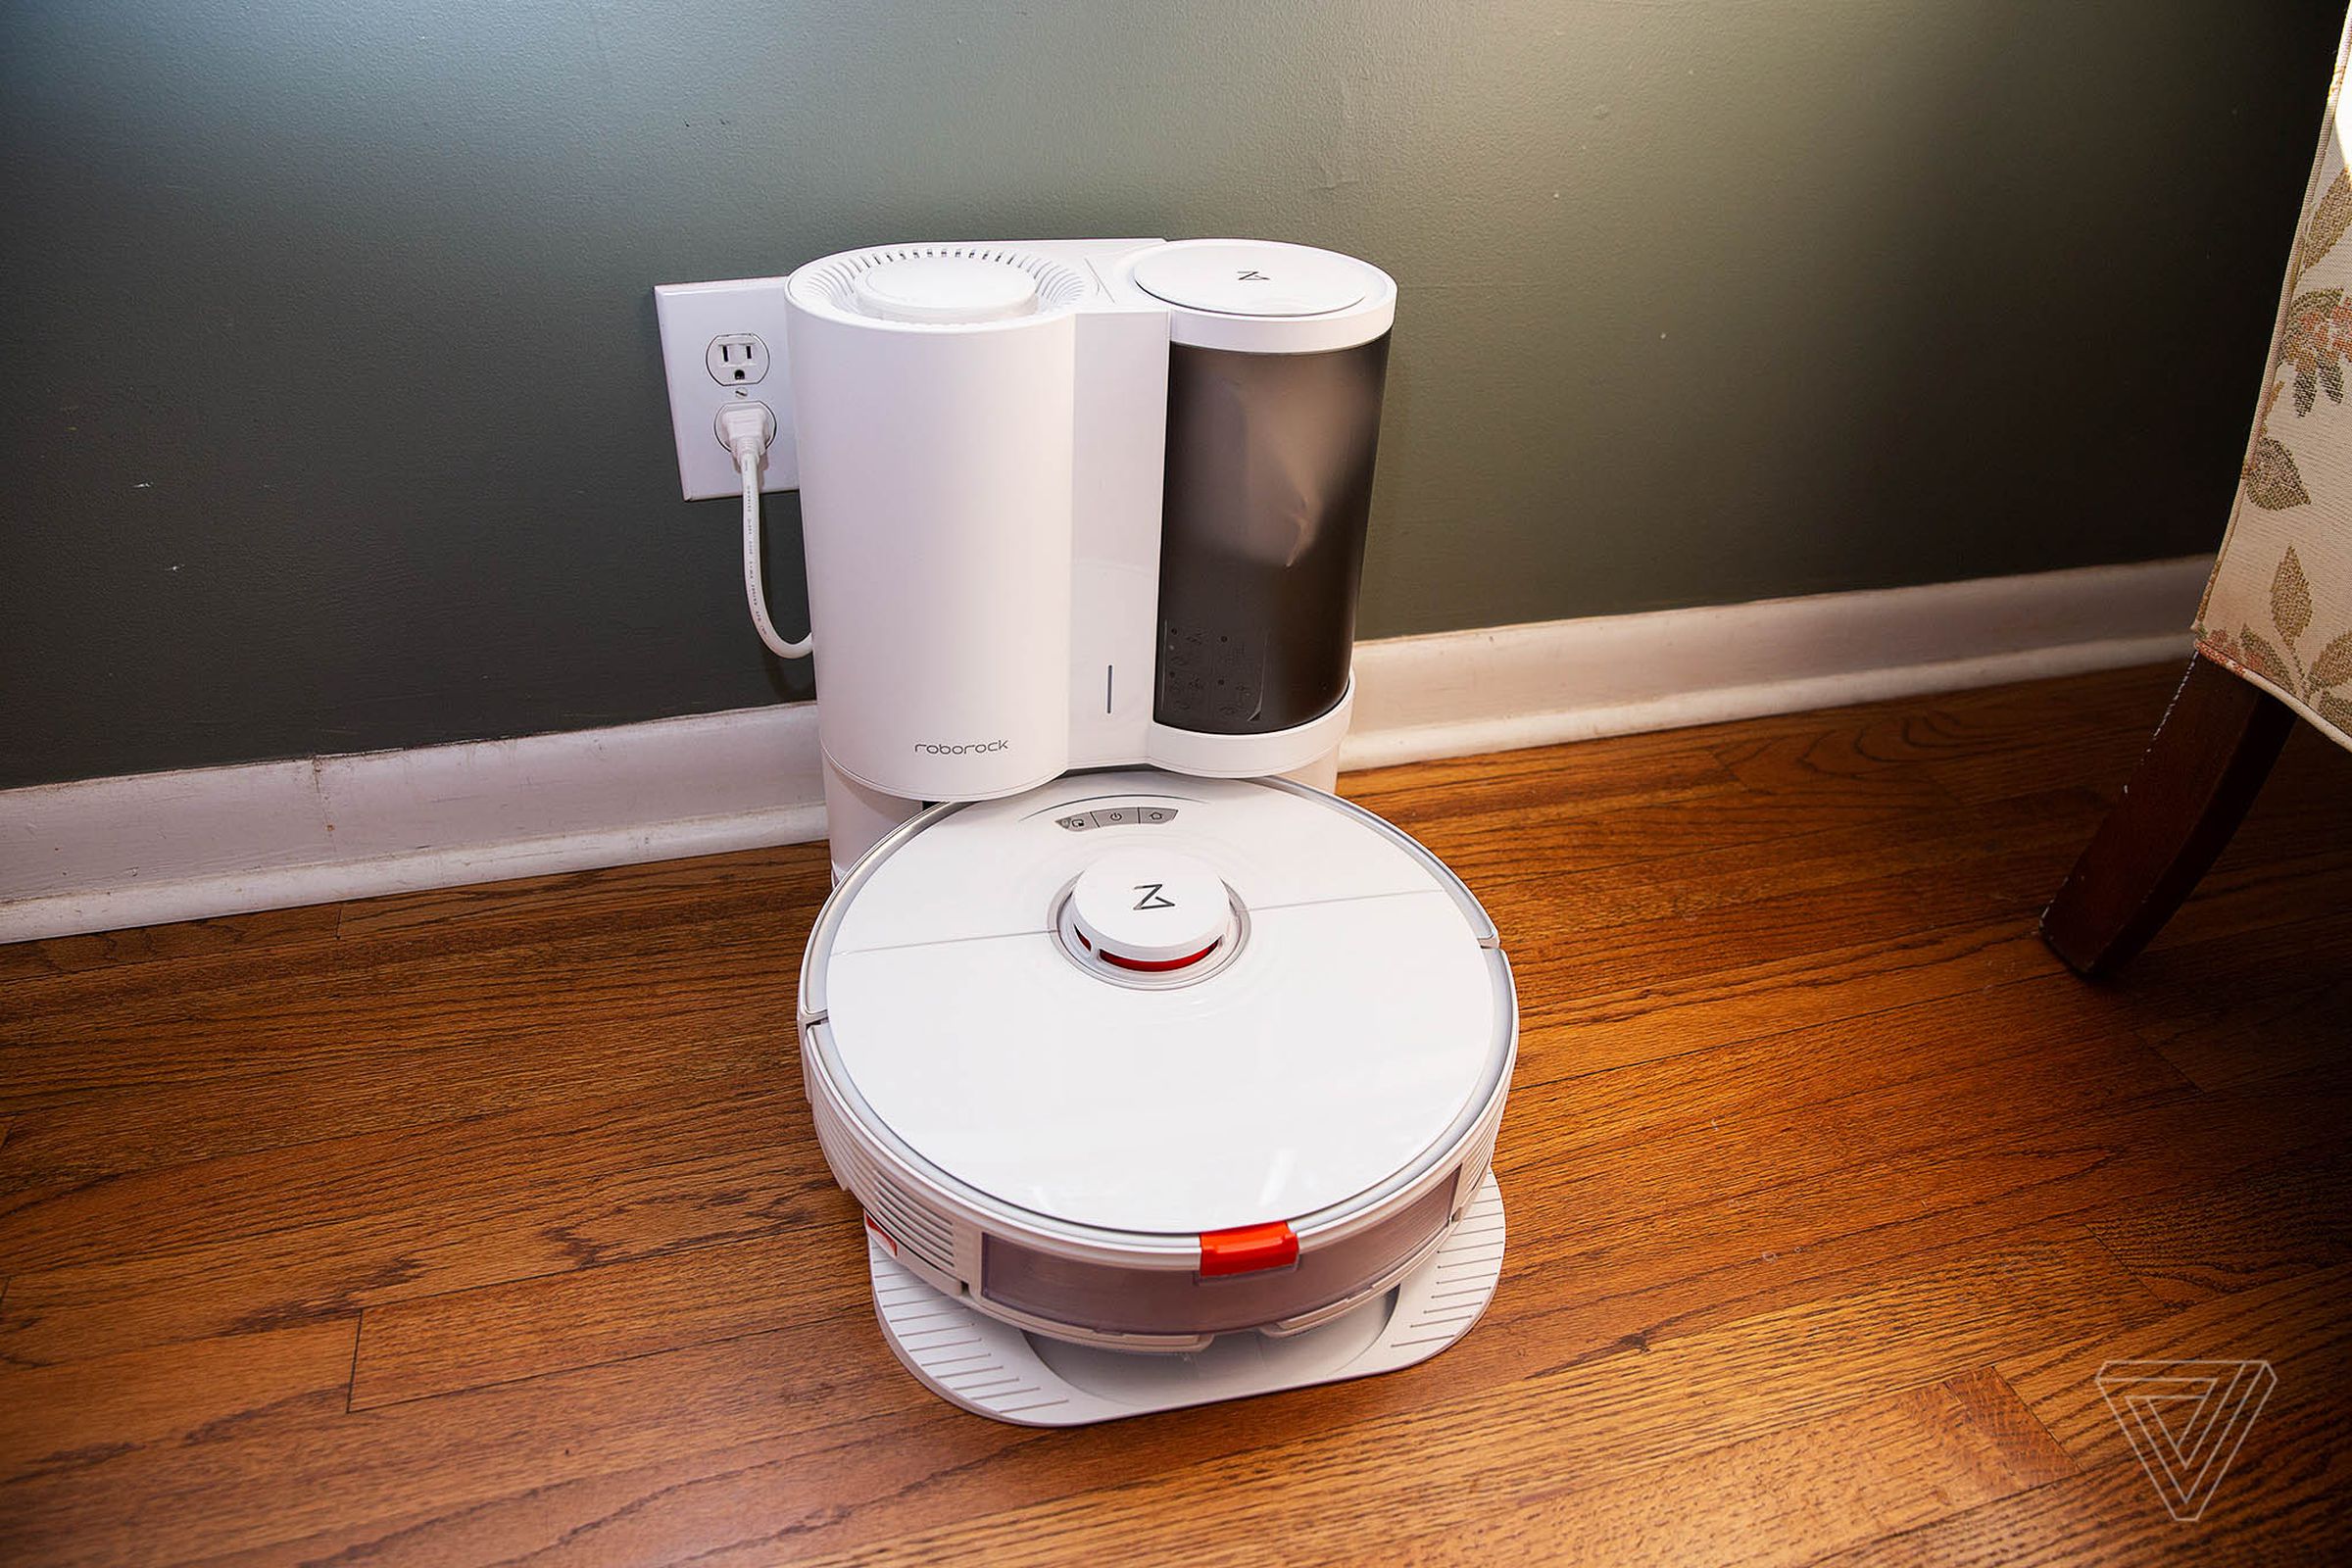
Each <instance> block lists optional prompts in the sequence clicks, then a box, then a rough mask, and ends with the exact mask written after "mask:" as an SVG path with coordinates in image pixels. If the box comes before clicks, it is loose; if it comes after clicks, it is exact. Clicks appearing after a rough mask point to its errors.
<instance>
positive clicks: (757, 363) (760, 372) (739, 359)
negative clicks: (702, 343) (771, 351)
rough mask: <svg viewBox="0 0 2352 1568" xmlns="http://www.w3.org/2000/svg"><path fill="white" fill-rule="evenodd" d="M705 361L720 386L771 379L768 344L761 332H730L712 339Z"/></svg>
mask: <svg viewBox="0 0 2352 1568" xmlns="http://www.w3.org/2000/svg"><path fill="white" fill-rule="evenodd" d="M703 364H704V365H706V366H708V367H709V368H710V370H711V380H713V381H716V382H717V383H718V384H719V385H720V386H758V385H759V384H760V382H762V381H764V380H766V379H767V344H766V343H764V342H763V341H761V339H760V334H759V333H757V332H729V333H728V334H727V335H726V336H724V337H714V338H712V339H711V347H710V348H709V349H707V350H706V351H704V354H703Z"/></svg>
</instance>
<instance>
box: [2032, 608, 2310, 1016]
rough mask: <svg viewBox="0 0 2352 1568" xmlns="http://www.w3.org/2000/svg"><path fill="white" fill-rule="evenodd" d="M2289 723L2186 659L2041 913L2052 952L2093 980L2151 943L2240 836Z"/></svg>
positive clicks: (2232, 681) (2271, 705) (2284, 710)
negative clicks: (2119, 784) (2126, 775)
mask: <svg viewBox="0 0 2352 1568" xmlns="http://www.w3.org/2000/svg"><path fill="white" fill-rule="evenodd" d="M2294 726H2295V713H2294V710H2293V709H2291V708H2288V707H2287V706H2286V705H2285V704H2284V703H2282V702H2280V701H2278V699H2277V698H2276V697H2273V696H2272V695H2271V694H2270V693H2268V692H2266V691H2264V690H2262V689H2261V688H2260V687H2258V686H2256V685H2254V684H2253V683H2252V682H2251V681H2245V680H2240V679H2239V678H2238V677H2237V676H2235V675H2233V674H2231V673H2230V672H2229V670H2228V669H2225V668H2224V667H2223V666H2221V665H2220V664H2217V663H2215V662H2213V661H2211V660H2209V659H2207V658H2205V657H2204V656H2203V655H2202V654H2200V655H2198V656H2196V657H2195V658H2193V659H2191V660H2190V661H2189V662H2188V674H2187V676H2186V678H2184V679H2183V680H2182V681H2181V682H2180V691H2179V692H2177V693H2175V694H2174V697H2173V706H2172V707H2171V708H2170V709H2169V710H2167V711H2166V712H2165V715H2164V722H2163V723H2162V724H2160V725H2158V726H2157V730H2156V735H2155V738H2154V739H2153V740H2151V741H2149V742H2148V750H2147V755H2146V756H2144V757H2142V758H2141V759H2140V761H2139V770H2138V771H2137V772H2135V773H2133V774H2132V775H2131V783H2130V784H2128V785H2126V786H2125V787H2124V798H2123V800H2122V801H2120V802H2118V803H2117V805H2116V808H2115V809H2114V810H2112V811H2109V812H2108V813H2107V819H2106V820H2105V821H2103V822H2101V823H2100V824H2099V830H2098V832H2097V833H2095V834H2093V835H2092V837H2091V841H2090V847H2089V848H2088V849H2086V850H2084V851H2083V852H2082V859H2080V860H2078V861H2076V862H2075V868H2074V870H2073V871H2072V872H2071V873H2070V874H2069V875H2068V876H2067V879H2066V883H2065V885H2064V886H2063V887H2061V888H2059V890H2058V896H2057V897H2056V898H2055V899H2053V900H2051V901H2050V907H2048V908H2047V909H2045V910H2043V911H2042V915H2041V937H2042V940H2043V941H2044V942H2047V943H2048V944H2049V945H2050V948H2051V951H2053V952H2055V953H2056V954H2057V955H2058V956H2059V957H2061V958H2064V959H2065V960H2066V961H2067V963H2068V965H2069V966H2071V967H2072V968H2074V969H2075V970H2077V971H2078V972H2080V973H2082V974H2085V975H2100V974H2105V973H2107V972H2108V971H2110V970H2112V969H2114V968H2115V967H2116V966H2117V965H2119V964H2121V963H2124V962H2125V961H2126V960H2128V959H2130V958H2131V956H2132V955H2133V954H2136V953H2137V952H2139V950H2140V949H2141V948H2143V947H2145V946H2147V944H2148V939H2149V938H2151V937H2153V936H2155V934H2156V933H2157V932H2158V931H2161V930H2162V929H2164V922H2165V921H2167V920H2169V919H2171V918H2172V917H2173V911H2174V910H2175V909H2178V908H2179V907H2180V906H2181V904H2182V903H2183V902H2184V901H2185V900H2186V899H2187V898H2188V896H2189V894H2190V893H2191V892H2193V891H2194V890H2195V888H2196V885H2197V880H2198V879H2199V878H2200V877H2202V876H2204V874H2205V872H2206V871H2207V869H2208V868H2210V867H2211V866H2212V864H2213V862H2214V860H2215V859H2216V858H2218V857H2219V856H2220V855H2221V853H2222V850H2223V848H2224V847H2225V846H2227V845H2228V844H2229V835H2230V834H2232V833H2234V832H2236V831H2237V824H2238V823H2239V822H2240V821H2241V820H2243V818H2244V817H2245V814H2246V809H2247V808H2248V807H2250V806H2252V805H2253V804H2254V797H2255V796H2256V795H2257V794H2259V793H2260V792H2261V789H2262V781H2263V779H2264V778H2265V777H2267V776H2268V775H2269V773H2270V771H2271V763H2272V762H2273V761H2275V760H2278V748H2279V747H2281V746H2283V745H2285V744H2286V737H2287V732H2288V731H2290V730H2292V729H2293V728H2294Z"/></svg>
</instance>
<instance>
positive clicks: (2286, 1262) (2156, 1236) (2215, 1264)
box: [2085, 1142, 2352, 1301]
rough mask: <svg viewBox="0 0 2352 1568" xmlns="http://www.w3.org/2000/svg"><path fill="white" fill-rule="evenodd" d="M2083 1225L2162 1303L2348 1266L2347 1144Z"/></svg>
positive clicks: (2351, 1224)
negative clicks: (2163, 1300) (2340, 1265)
mask: <svg viewBox="0 0 2352 1568" xmlns="http://www.w3.org/2000/svg"><path fill="white" fill-rule="evenodd" d="M2085 1225H2086V1227H2087V1229H2088V1230H2089V1232H2090V1234H2091V1235H2092V1236H2094V1237H2096V1238H2097V1239H2098V1240H2099V1242H2100V1243H2101V1244H2102V1245H2104V1246H2105V1247H2106V1249H2107V1250H2109V1251H2110V1252H2113V1253H2114V1254H2115V1257H2116V1260H2117V1261H2118V1262H2120V1263H2122V1264H2123V1265H2124V1266H2125V1267H2126V1268H2128V1269H2130V1270H2131V1272H2132V1274H2133V1275H2134V1276H2135V1277H2136V1278H2137V1279H2138V1280H2139V1281H2140V1283H2141V1284H2143V1285H2145V1286H2146V1287H2147V1288H2148V1289H2149V1290H2150V1291H2153V1292H2154V1293H2156V1294H2157V1295H2159V1296H2162V1297H2163V1298H2165V1299H2167V1300H2176V1301H2204V1300H2210V1299H2213V1298H2214V1297H2216V1296H2227V1295H2229V1294H2231V1293H2233V1292H2237V1291H2243V1290H2251V1289H2254V1288H2256V1287H2258V1286H2262V1285H2268V1284H2272V1283H2274V1282H2276V1281H2278V1280H2282V1279H2288V1278H2292V1277H2293V1276H2295V1275H2298V1274H2306V1273H2310V1272H2313V1271H2314V1270H2318V1269H2323V1268H2328V1267H2332V1266H2334V1265H2336V1264H2339V1263H2344V1262H2352V1143H2346V1142H2338V1143H2336V1144H2334V1145H2333V1146H2332V1147H2329V1146H2326V1145H2322V1146H2319V1147H2316V1148H2313V1149H2311V1150H2307V1151H2302V1152H2298V1153H2297V1154H2296V1155H2295V1156H2294V1157H2293V1158H2290V1159H2285V1160H2275V1161H2272V1162H2270V1163H2268V1164H2266V1165H2264V1166H2262V1167H2260V1168H2257V1169H2254V1170H2249V1171H2246V1172H2243V1173H2241V1174H2239V1175H2237V1176H2235V1177H2234V1178H2232V1179H2230V1180H2228V1181H2224V1182H2219V1183H2215V1184H2212V1185H2203V1184H2200V1185H2198V1186H2196V1187H2193V1188H2191V1189H2189V1190H2188V1191H2185V1192H2181V1193H2178V1194H2174V1195H2172V1196H2170V1197H2158V1196H2157V1195H2154V1194H2145V1193H2143V1194H2139V1195H2136V1196H2134V1197H2132V1198H2131V1199H2129V1200H2124V1201H2118V1202H2116V1203H2114V1204H2111V1205H2108V1206H2107V1207H2105V1208H2104V1209H2101V1210H2099V1211H2097V1212H2095V1213H2093V1214H2091V1215H2090V1216H2088V1217H2087V1219H2086V1220H2085Z"/></svg>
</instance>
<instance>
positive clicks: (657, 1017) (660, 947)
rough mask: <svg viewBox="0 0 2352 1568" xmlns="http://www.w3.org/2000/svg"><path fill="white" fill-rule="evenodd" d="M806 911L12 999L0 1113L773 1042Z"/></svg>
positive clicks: (2, 1055)
mask: <svg viewBox="0 0 2352 1568" xmlns="http://www.w3.org/2000/svg"><path fill="white" fill-rule="evenodd" d="M812 914H813V911H812V910H810V909H808V908H799V909H792V910H781V909H780V910H776V911H772V912H771V911H763V912H760V913H759V914H755V915H750V916H744V917H739V918H736V919H731V920H720V921H712V922H708V923H700V924H690V925H679V926H662V925H657V926H654V927H652V928H650V929H649V930H648V931H646V932H615V933H611V934H607V935H602V936H596V937H583V938H579V939H576V940H572V941H568V942H564V943H560V944H556V945H552V946H544V947H543V946H538V945H523V946H515V947H500V948H495V949H491V950H488V951H485V952H479V953H470V954H466V955H462V956H455V957H448V956H422V957H411V958H404V959H400V960H396V961H392V962H386V963H381V964H360V963H349V964H345V965H344V966H342V967H341V968H339V969H338V970H336V971H335V972H332V973H303V972H296V973H291V974H272V973H268V972H261V973H253V974H240V975H238V976H237V977H236V978H235V979H234V980H233V981H230V982H227V983H223V984H220V985H217V986H208V987H201V988H198V989H195V990H192V991H189V992H185V993H179V994H169V993H167V994H156V993H152V992H145V993H125V994H122V995H118V996H112V997H88V996H69V997H65V998H63V999H56V998H53V999H51V1000H49V1001H45V1002H43V1001H39V1000H37V999H30V998H27V999H26V1005H27V1011H26V1012H25V1013H24V1014H22V1015H21V1016H20V1017H19V1019H18V1020H17V1021H16V1022H14V1023H13V1024H11V1025H0V1109H7V1110H29V1109H34V1108H38V1107H42V1106H47V1105H55V1104H62V1103H72V1102H73V1101H76V1100H81V1099H87V1098H90V1097H91V1096H93V1095H96V1094H101V1093H105V1092H109V1091H114V1092H121V1091H130V1090H137V1091H153V1090H157V1089H162V1088H166V1087H169V1086H172V1085H183V1084H195V1083H207V1082H215V1081H220V1080H223V1079H236V1078H251V1077H261V1076H265V1075H268V1074H270V1073H284V1072H294V1071H307V1072H314V1073H322V1074H334V1073H342V1072H350V1071H355V1070H366V1069H368V1068H369V1067H371V1066H374V1065H376V1064H378V1063H380V1062H382V1061H385V1060H387V1059H390V1058H393V1057H395V1056H397V1054H400V1053H403V1052H410V1051H420V1050H431V1049H434V1048H436V1047H460V1046H471V1047H473V1048H475V1049H478V1050H482V1051H485V1052H488V1051H498V1052H502V1053H506V1054H520V1053H524V1052H532V1051H543V1052H553V1053H558V1054H560V1053H561V1051H562V1049H563V1046H564V1042H565V1041H567V1040H569V1039H571V1038H574V1037H576V1036H577V1035H579V1034H580V1033H582V1032H586V1031H595V1030H603V1031H634V1033H635V1035H636V1037H637V1038H639V1039H640V1040H642V1041H643V1042H644V1044H645V1045H646V1047H647V1048H648V1049H654V1048H656V1047H657V1046H658V1045H659V1044H660V1043H661V1042H662V1040H663V1039H664V1038H665V1032H668V1031H695V1030H704V1029H708V1030H712V1031H731V1032H733V1033H736V1034H739V1035H740V1034H748V1033H752V1032H755V1031H757V1030H760V1029H763V1028H764V1029H771V1030H772V1029H776V1028H778V1027H782V1028H784V1029H786V1030H787V1031H788V1030H789V1027H790V1026H789V1021H788V1020H790V1018H791V1017H792V1011H793V1008H792V1004H793V998H794V995H795V993H796V989H797V986H796V982H797V968H798V965H797V962H796V961H795V960H794V955H797V954H798V952H799V949H800V943H801V941H802V940H803V939H804V938H805V937H806V935H807V928H808V925H809V919H810V917H811V915H812ZM148 967H150V966H147V965H141V966H139V970H138V971H134V972H143V971H144V970H145V969H146V968H148ZM80 978H81V977H78V976H76V977H70V979H73V980H78V979H80ZM41 984H45V983H43V982H32V983H30V985H29V986H28V987H27V989H30V986H37V985H41Z"/></svg>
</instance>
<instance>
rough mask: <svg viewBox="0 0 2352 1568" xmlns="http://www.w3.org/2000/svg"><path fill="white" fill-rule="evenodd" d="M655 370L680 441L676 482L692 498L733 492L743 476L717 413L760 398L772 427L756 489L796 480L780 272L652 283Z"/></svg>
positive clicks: (792, 484)
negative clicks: (658, 360)
mask: <svg viewBox="0 0 2352 1568" xmlns="http://www.w3.org/2000/svg"><path fill="white" fill-rule="evenodd" d="M654 316H655V318H656V319H657V320H658V321H659V322H660V323H661V327H662V373H663V375H664V376H665V377H666V378H667V380H668V383H669V426H670V436H671V439H672V440H674V441H675V442H676V443H677V449H678V487H679V489H680V490H681V491H683V492H684V494H685V497H686V499H687V500H689V501H699V500H702V499H704V498H706V497H710V496H731V495H736V494H738V493H739V492H740V491H741V490H742V487H743V481H742V480H740V479H739V478H737V477H736V475H735V460H734V457H733V456H732V455H731V454H730V453H729V452H728V451H727V449H726V445H725V443H724V442H722V441H720V440H719V438H718V416H719V411H720V410H722V409H724V408H726V407H727V406H728V405H729V404H733V403H749V402H759V403H764V404H765V405H767V407H768V409H769V410H770V412H771V413H772V414H773V416H774V420H775V429H774V431H773V435H772V439H771V440H770V441H769V444H768V448H767V465H766V468H765V471H764V472H763V474H762V475H761V483H760V488H761V489H763V490H795V489H798V488H800V482H801V478H800V462H799V453H798V451H797V449H796V448H795V447H794V445H793V439H792V373H791V371H792V368H791V366H790V364H789V363H788V361H787V356H786V355H785V353H784V279H782V278H780V277H742V278H732V279H728V280H726V281H724V282H717V283H662V284H658V285H656V287H655V289H654Z"/></svg>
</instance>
